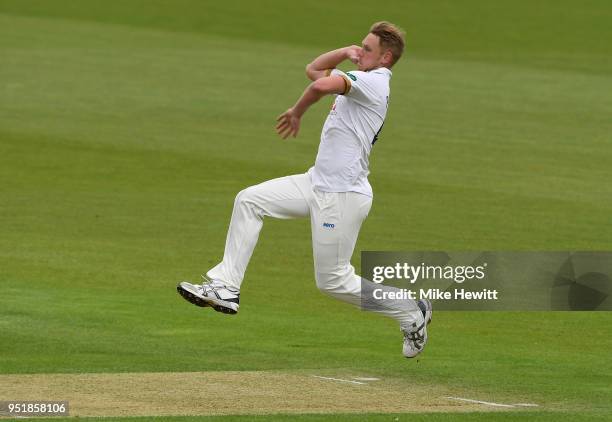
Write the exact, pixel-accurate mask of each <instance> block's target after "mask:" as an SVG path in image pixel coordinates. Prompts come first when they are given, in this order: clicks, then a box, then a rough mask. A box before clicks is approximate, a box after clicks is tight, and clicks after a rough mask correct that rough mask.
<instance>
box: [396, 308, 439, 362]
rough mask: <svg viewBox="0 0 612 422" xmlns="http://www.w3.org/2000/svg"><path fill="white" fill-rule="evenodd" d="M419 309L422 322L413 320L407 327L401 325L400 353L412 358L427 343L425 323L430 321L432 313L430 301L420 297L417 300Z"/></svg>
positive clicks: (427, 323)
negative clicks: (402, 342) (402, 344)
mask: <svg viewBox="0 0 612 422" xmlns="http://www.w3.org/2000/svg"><path fill="white" fill-rule="evenodd" d="M417 305H418V306H419V309H420V310H421V312H422V313H423V322H422V323H420V324H419V323H417V322H414V323H412V324H411V325H409V326H408V327H402V329H401V330H402V333H404V346H403V348H402V353H403V355H404V356H405V357H407V358H413V357H415V356H416V355H418V354H419V353H421V352H422V351H423V349H424V348H425V344H427V325H429V323H430V322H431V316H432V314H433V310H432V306H431V302H430V301H429V300H427V299H421V300H419V301H418V302H417Z"/></svg>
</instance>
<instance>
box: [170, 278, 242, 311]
mask: <svg viewBox="0 0 612 422" xmlns="http://www.w3.org/2000/svg"><path fill="white" fill-rule="evenodd" d="M176 291H177V292H178V294H180V295H181V296H182V297H183V299H185V300H186V301H187V302H189V303H192V304H194V305H196V306H199V307H201V308H206V307H211V308H213V309H214V310H215V311H217V312H221V313H223V314H228V315H235V314H237V313H238V308H239V305H237V304H236V303H233V302H226V301H224V300H215V299H205V298H201V297H199V296H196V295H194V294H193V293H191V292H190V291H189V290H186V289H184V288H183V287H182V286H181V285H180V284H179V285H178V286H176ZM226 304H227V305H226ZM232 306H235V307H236V309H234V308H233V307H232Z"/></svg>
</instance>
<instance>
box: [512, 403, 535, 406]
mask: <svg viewBox="0 0 612 422" xmlns="http://www.w3.org/2000/svg"><path fill="white" fill-rule="evenodd" d="M514 406H523V407H540V405H539V404H535V403H514Z"/></svg>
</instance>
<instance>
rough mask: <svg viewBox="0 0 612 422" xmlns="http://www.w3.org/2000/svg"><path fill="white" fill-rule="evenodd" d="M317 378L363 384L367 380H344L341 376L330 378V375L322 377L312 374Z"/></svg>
mask: <svg viewBox="0 0 612 422" xmlns="http://www.w3.org/2000/svg"><path fill="white" fill-rule="evenodd" d="M312 376H313V377H315V378H321V379H324V380H330V381H340V382H349V383H351V384H361V385H365V382H359V381H351V380H343V379H340V378H330V377H321V376H319V375H312Z"/></svg>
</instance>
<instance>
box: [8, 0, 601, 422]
mask: <svg viewBox="0 0 612 422" xmlns="http://www.w3.org/2000/svg"><path fill="white" fill-rule="evenodd" d="M430 3H431V4H430ZM383 7H384V9H383ZM373 10H375V11H373ZM339 17H342V19H339ZM383 18H384V19H388V20H391V21H394V22H397V23H399V24H400V25H402V26H404V27H405V29H406V30H407V40H408V45H407V52H406V57H405V59H402V61H401V62H400V63H399V64H398V65H397V66H396V67H395V68H394V69H393V72H394V73H393V78H392V85H391V89H392V91H391V102H390V110H389V114H388V118H387V122H386V123H385V128H384V130H383V132H382V134H381V137H380V140H379V142H377V143H376V146H375V147H374V149H373V153H372V159H371V170H372V175H371V177H370V181H371V183H372V186H373V189H374V193H375V199H374V205H373V208H372V211H371V214H370V216H369V217H368V219H367V221H366V222H365V224H364V226H363V229H362V231H361V235H360V239H359V243H358V246H357V251H360V250H610V249H611V248H612V241H611V239H612V225H611V224H610V219H611V216H612V119H611V116H612V97H611V95H610V93H611V92H612V76H611V75H612V44H611V43H610V42H609V40H610V39H612V25H610V24H609V23H610V21H612V6H610V4H609V2H608V1H595V0H589V1H584V2H575V1H555V2H553V1H526V0H521V1H512V2H510V1H496V2H490V1H486V0H469V1H461V2H454V1H450V0H448V1H442V0H439V1H434V2H418V1H410V2H408V1H388V2H384V6H382V5H377V6H376V7H374V8H373V6H372V5H368V4H367V3H361V2H328V1H325V2H323V1H316V2H308V3H304V4H303V5H301V6H298V4H297V3H290V2H277V1H266V2H262V3H259V2H258V3H256V2H253V3H251V2H246V1H244V2H239V1H225V2H222V3H219V2H200V1H195V0H180V1H174V2H170V1H144V0H138V1H136V0H124V1H105V2H97V1H78V2H77V1H68V0H54V1H53V2H48V1H29V0H11V1H7V0H0V181H1V183H0V289H1V293H0V374H41V373H48V374H53V373H114V372H194V371H213V370H214V371H264V370H280V371H298V370H299V371H326V373H333V372H334V371H338V373H346V372H347V371H351V372H352V373H355V374H357V373H364V374H370V375H374V376H379V377H382V378H385V379H397V380H404V381H410V382H414V383H415V384H416V385H421V384H423V385H424V384H428V385H429V384H436V385H440V386H444V387H445V388H449V389H460V390H461V391H463V392H472V394H473V397H471V398H475V399H480V400H490V401H496V400H499V401H501V402H504V400H510V399H512V400H514V399H520V400H524V401H529V402H533V403H538V404H540V408H539V409H540V410H533V409H529V412H528V413H526V412H525V411H521V412H503V413H501V412H497V413H471V412H470V413H438V414H435V415H433V417H434V418H436V419H439V420H462V421H472V420H474V421H480V420H500V421H504V420H519V419H520V418H529V419H534V420H559V419H560V418H563V417H565V418H567V419H569V420H581V418H584V420H587V419H589V418H596V417H597V418H601V419H605V418H610V417H612V404H611V401H610V397H612V361H611V360H610V350H612V340H611V336H610V334H611V333H612V330H611V328H610V327H611V326H612V325H611V324H612V315H611V314H610V313H605V312H601V313H590V312H581V313H578V312H576V313H553V312H548V313H533V312H532V313H518V312H516V313H502V312H486V313H485V312H481V313H468V312H444V313H437V314H436V316H435V320H434V322H433V325H432V326H431V329H430V340H429V343H428V346H427V349H426V351H425V352H424V354H423V356H422V357H421V358H420V359H419V360H418V361H417V360H414V361H407V360H405V359H403V358H402V357H401V335H400V333H399V331H398V328H397V326H396V324H395V322H393V321H391V320H385V319H381V318H379V317H377V316H375V315H370V314H367V313H363V312H360V311H359V310H356V309H352V308H350V307H349V306H347V305H345V304H342V303H339V302H337V301H334V300H333V299H331V298H328V297H325V296H323V295H322V294H320V293H319V292H318V291H317V289H316V287H315V283H314V279H313V274H312V268H313V264H312V257H311V244H310V227H309V222H308V221H306V220H302V221H274V220H266V223H265V226H264V229H263V231H262V234H261V237H260V242H259V245H258V248H257V249H256V251H255V254H254V256H253V260H252V262H251V265H250V267H249V270H248V272H247V276H246V280H245V284H244V286H243V289H242V303H241V311H240V314H239V315H237V316H236V317H228V316H225V315H221V314H216V313H214V312H206V311H205V310H202V309H199V308H196V307H194V306H190V305H189V304H187V303H186V302H185V301H184V300H182V299H181V298H180V297H179V296H178V295H177V294H176V292H175V290H174V289H175V285H176V282H177V281H179V280H181V279H192V280H194V279H197V278H198V277H199V274H201V273H202V272H204V271H205V270H207V269H208V268H210V267H211V266H212V265H214V264H215V263H216V262H217V261H218V260H219V259H220V257H221V254H222V251H223V244H224V240H225V234H226V228H227V224H228V222H229V216H230V211H231V207H232V203H233V198H234V196H235V194H236V193H237V192H238V191H239V190H240V189H242V188H244V187H246V186H249V185H251V184H255V183H258V182H260V181H263V180H267V179H270V178H273V177H279V176H283V175H287V174H293V173H300V172H303V171H305V170H306V169H308V167H309V166H310V165H311V164H312V162H313V160H314V157H315V155H316V150H317V145H318V137H319V133H320V127H321V124H322V121H323V119H324V117H325V115H326V113H327V110H328V109H329V106H330V104H331V99H329V98H328V99H323V100H322V101H321V103H320V104H317V105H316V106H315V107H314V108H313V109H312V110H310V111H309V112H308V114H307V115H306V116H305V118H304V119H303V127H302V129H301V132H300V136H299V138H297V139H291V140H287V141H282V140H280V139H278V138H277V137H276V136H275V133H274V124H275V119H276V116H277V115H278V114H280V113H281V112H282V111H284V110H285V109H286V108H288V107H289V106H291V105H292V104H293V102H294V101H295V100H296V99H297V97H298V96H299V94H300V93H301V91H302V90H303V89H304V87H305V86H306V84H307V80H306V78H305V75H304V72H303V69H304V65H305V64H306V63H308V62H309V61H310V60H312V58H314V57H315V56H316V55H317V54H319V53H321V52H323V51H326V50H329V49H333V48H336V47H339V46H343V45H348V44H353V43H355V44H359V43H360V41H361V39H362V38H363V36H364V35H365V32H366V31H367V28H368V27H369V25H370V24H371V23H372V22H373V21H375V20H379V19H383ZM349 68H350V67H346V69H349ZM354 258H355V261H354V263H355V264H356V265H358V264H359V256H358V253H356V254H355V257H354ZM313 373H315V372H313ZM0 376H1V375H0ZM186 388H189V386H186ZM5 394H6V392H5V391H4V390H3V385H2V384H1V383H0V400H2V399H3V397H5ZM22 398H23V399H25V398H27V397H22ZM30 398H31V399H45V398H44V397H30ZM58 399H61V397H58ZM279 400H282V397H279ZM305 400H307V397H306V398H305ZM483 410H490V409H488V408H483ZM389 412H393V409H389ZM329 413H330V414H329V415H319V416H316V415H310V416H302V417H301V418H300V419H299V420H305V421H311V420H312V421H319V420H356V421H357V420H381V421H382V420H385V421H386V420H394V418H399V420H404V418H405V419H409V420H426V419H427V420H429V418H430V417H432V416H431V415H428V414H411V415H410V416H409V417H407V416H402V415H395V414H394V415H374V414H371V415H359V416H350V417H349V416H347V415H333V414H332V413H333V412H331V411H330V412H329ZM248 417H249V416H242V417H233V416H227V417H220V420H233V419H234V418H235V419H236V420H246V418H248ZM261 418H262V419H263V418H264V417H261ZM295 418H296V416H294V415H292V416H277V417H275V418H274V419H273V420H293V419H295ZM92 420H93V419H92ZM96 420H97V419H96ZM103 420H104V421H105V422H106V421H109V420H117V419H115V418H113V419H111V418H108V419H103ZM121 420H124V419H121ZM134 420H140V419H134ZM158 420H160V421H161V420H163V421H166V420H173V421H175V420H176V421H191V420H195V419H194V418H187V417H186V418H159V419H158ZM204 420H217V418H210V419H204Z"/></svg>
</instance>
